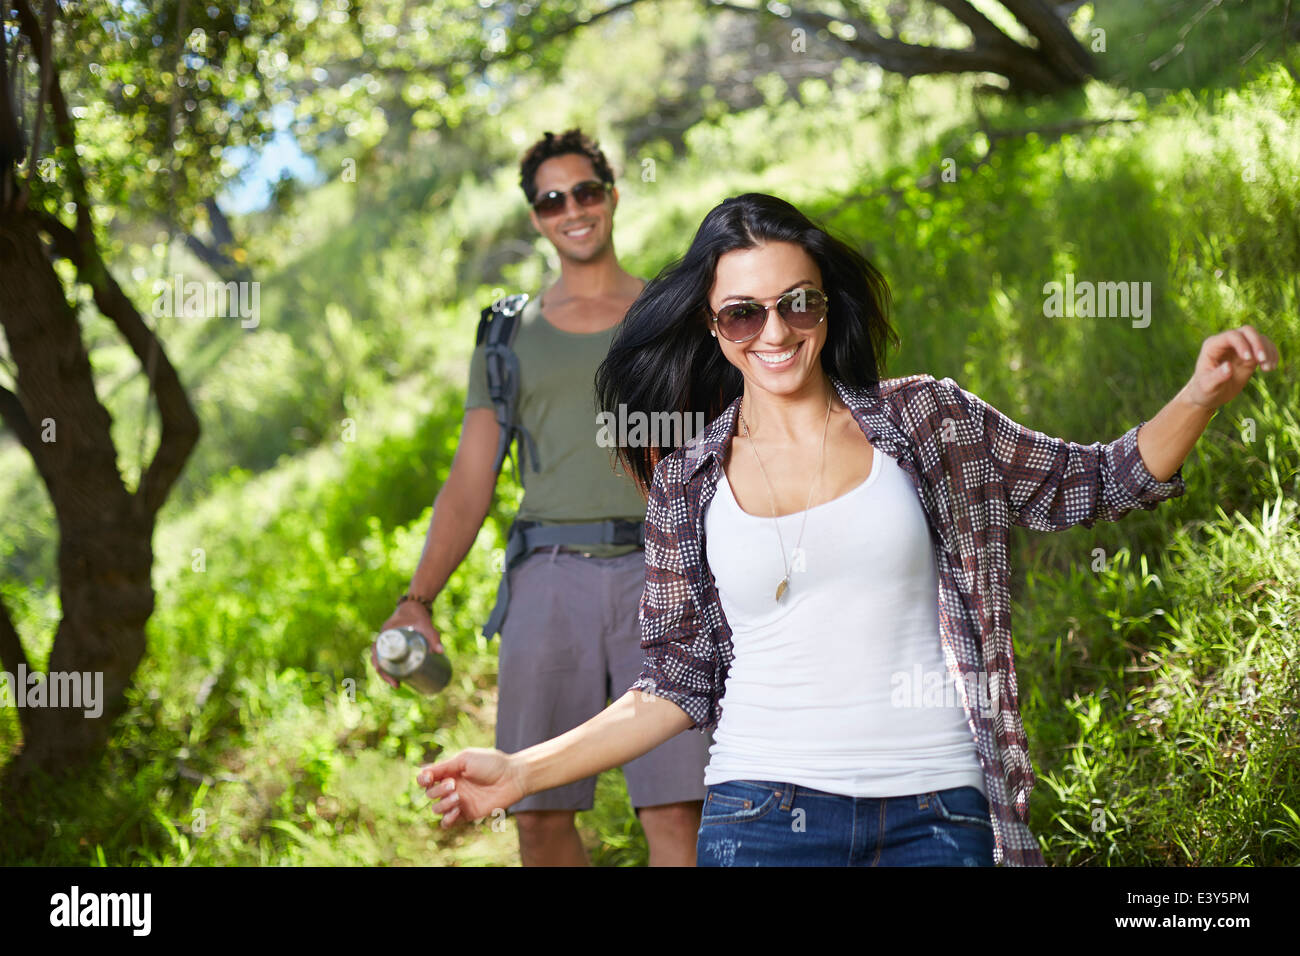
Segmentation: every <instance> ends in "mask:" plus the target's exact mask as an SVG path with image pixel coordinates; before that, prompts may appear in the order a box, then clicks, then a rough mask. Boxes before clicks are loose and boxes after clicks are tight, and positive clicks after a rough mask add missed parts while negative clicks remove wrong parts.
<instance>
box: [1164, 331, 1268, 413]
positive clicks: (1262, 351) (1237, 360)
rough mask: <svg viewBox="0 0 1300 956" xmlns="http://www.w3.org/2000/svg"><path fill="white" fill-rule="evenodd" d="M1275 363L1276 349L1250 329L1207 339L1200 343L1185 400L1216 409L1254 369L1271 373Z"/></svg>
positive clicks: (1232, 395) (1234, 394)
mask: <svg viewBox="0 0 1300 956" xmlns="http://www.w3.org/2000/svg"><path fill="white" fill-rule="evenodd" d="M1278 361H1279V357H1278V353H1277V346H1276V345H1274V344H1273V342H1272V340H1271V339H1269V337H1268V336H1266V335H1264V334H1263V333H1262V332H1259V331H1258V330H1257V329H1256V328H1255V327H1254V326H1253V325H1243V326H1241V327H1240V328H1236V329H1228V330H1227V331H1226V332H1220V333H1219V334H1217V335H1211V336H1210V337H1209V338H1208V339H1206V340H1205V341H1204V342H1203V343H1201V354H1200V355H1199V356H1198V357H1197V359H1196V370H1195V371H1194V372H1193V373H1192V380H1191V381H1190V382H1188V383H1187V387H1188V389H1189V390H1190V394H1189V396H1188V397H1189V398H1191V400H1192V401H1193V402H1195V403H1196V404H1197V405H1200V406H1202V407H1204V408H1210V409H1214V408H1220V407H1222V406H1223V405H1226V404H1227V403H1228V402H1230V401H1232V399H1234V398H1236V397H1237V395H1238V394H1240V392H1241V390H1242V389H1243V388H1245V387H1246V383H1247V382H1248V381H1250V377H1251V376H1252V375H1254V374H1255V370H1256V369H1257V368H1258V369H1262V370H1263V371H1265V372H1271V371H1273V369H1275V368H1277V365H1278Z"/></svg>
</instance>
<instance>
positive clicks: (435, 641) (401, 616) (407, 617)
mask: <svg viewBox="0 0 1300 956" xmlns="http://www.w3.org/2000/svg"><path fill="white" fill-rule="evenodd" d="M394 627H413V628H415V630H417V631H419V632H420V634H422V635H423V636H424V639H425V641H427V642H428V644H429V648H430V650H433V651H434V652H436V653H438V654H443V653H445V651H444V650H443V649H442V639H441V636H440V635H439V634H438V629H437V628H435V627H434V626H433V618H431V617H430V616H429V612H428V611H426V610H425V609H424V605H423V604H421V603H420V602H419V601H403V602H402V603H401V604H399V605H398V606H397V610H396V611H394V612H393V616H392V617H390V618H389V619H388V620H387V621H385V622H384V623H383V625H382V626H381V627H380V628H379V631H380V633H383V632H384V631H387V630H388V629H389V628H394ZM370 664H371V666H372V667H374V669H375V673H376V674H378V675H379V679H380V680H382V681H383V682H384V683H385V684H387V685H388V686H389V687H396V686H397V683H398V682H397V681H396V680H395V679H394V678H392V677H390V676H388V675H387V674H385V673H384V671H383V668H381V667H380V666H379V660H378V659H377V658H376V656H375V648H374V645H373V644H372V645H371V647H370Z"/></svg>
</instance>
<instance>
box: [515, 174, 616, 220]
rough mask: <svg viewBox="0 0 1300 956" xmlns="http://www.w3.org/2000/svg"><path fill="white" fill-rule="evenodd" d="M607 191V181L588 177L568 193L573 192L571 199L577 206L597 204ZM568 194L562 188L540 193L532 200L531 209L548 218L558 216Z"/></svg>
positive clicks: (602, 199)
mask: <svg viewBox="0 0 1300 956" xmlns="http://www.w3.org/2000/svg"><path fill="white" fill-rule="evenodd" d="M608 191H609V183H604V182H601V181H600V180H598V179H588V180H587V181H586V182H582V183H578V185H576V186H574V187H573V188H572V189H571V190H569V192H570V193H572V194H573V200H574V202H576V203H577V204H578V205H579V206H598V205H600V204H601V203H603V202H604V201H605V193H606V192H608ZM566 195H568V193H566V192H565V191H564V190H562V189H552V190H551V191H550V192H547V193H542V194H541V195H540V196H538V197H537V198H536V199H535V200H533V210H534V211H535V212H536V213H537V215H539V216H543V217H545V218H548V219H549V218H550V217H551V216H558V215H560V214H561V213H562V212H564V207H565V206H566V205H567V204H566V203H565V200H564V197H565V196H566Z"/></svg>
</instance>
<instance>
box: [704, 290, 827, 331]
mask: <svg viewBox="0 0 1300 956" xmlns="http://www.w3.org/2000/svg"><path fill="white" fill-rule="evenodd" d="M767 313H768V307H767V306H765V305H763V303H761V302H757V301H755V300H753V299H746V300H745V301H743V302H731V303H728V304H727V305H724V306H723V307H722V308H721V309H719V310H718V311H717V313H716V314H715V315H714V316H713V321H714V322H715V323H717V326H718V334H719V335H721V336H722V337H723V338H724V339H726V340H727V341H728V342H748V341H749V340H750V339H752V338H753V337H754V336H756V335H758V333H759V332H762V331H763V326H765V325H767ZM776 314H777V315H779V316H781V320H782V321H783V322H785V324H786V325H788V326H790V328H792V329H798V330H799V331H800V332H807V331H809V330H810V329H815V328H817V326H818V325H820V324H821V322H822V320H823V319H825V318H826V293H824V292H822V291H821V290H820V289H793V290H791V291H790V292H787V293H786V294H785V295H783V296H781V297H780V298H779V299H777V300H776Z"/></svg>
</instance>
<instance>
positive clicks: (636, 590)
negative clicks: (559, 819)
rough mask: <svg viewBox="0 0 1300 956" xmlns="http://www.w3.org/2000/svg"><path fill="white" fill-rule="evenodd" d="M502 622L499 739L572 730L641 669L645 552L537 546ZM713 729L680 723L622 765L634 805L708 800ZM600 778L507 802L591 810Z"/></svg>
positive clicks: (504, 742)
mask: <svg viewBox="0 0 1300 956" xmlns="http://www.w3.org/2000/svg"><path fill="white" fill-rule="evenodd" d="M509 573H510V604H509V606H508V608H507V610H506V617H505V623H504V624H503V625H502V628H501V636H500V641H501V648H500V660H499V669H498V677H497V688H498V699H497V729H496V746H497V749H498V750H502V751H504V752H505V753H516V752H518V751H520V750H524V749H525V748H527V747H531V746H533V745H534V744H537V743H541V742H542V741H544V740H550V739H551V738H552V737H557V736H559V735H560V734H562V733H565V732H566V731H569V730H572V729H573V728H574V727H577V726H578V725H579V724H581V723H584V722H585V721H587V720H589V719H590V718H592V717H594V716H595V715H596V714H598V713H600V712H601V711H602V710H604V709H605V707H606V706H607V704H608V703H609V702H610V701H613V700H617V699H618V698H620V697H622V696H623V694H624V693H625V692H626V691H627V689H628V687H630V686H631V684H632V682H633V681H635V680H636V679H637V678H638V677H639V676H640V675H641V665H642V661H643V659H644V657H643V655H642V652H641V628H640V623H639V621H638V620H637V613H638V611H639V609H640V603H641V594H642V592H643V591H644V589H645V552H643V551H632V552H629V553H628V554H625V555H620V556H619V557H616V558H586V557H583V556H581V555H577V554H568V553H565V552H563V551H560V552H555V551H553V550H544V551H534V552H533V553H532V554H530V555H528V556H527V557H526V558H524V559H523V560H522V561H520V562H519V563H518V564H516V565H515V566H514V567H513V568H512V569H511V570H510V572H509ZM712 743H713V734H712V733H703V734H702V733H700V732H699V731H698V730H684V731H682V732H681V733H680V734H678V735H677V736H676V737H673V738H672V739H671V740H667V741H665V742H664V743H662V744H660V745H659V746H658V747H656V748H655V749H654V750H651V751H650V752H649V753H646V754H643V755H642V756H640V757H637V758H636V759H635V760H632V761H630V762H628V763H626V764H624V765H623V776H624V779H625V780H626V782H627V792H628V797H629V798H630V799H631V802H632V806H633V807H637V808H640V807H652V806H658V805H659V804H663V803H679V802H682V801H687V800H703V799H704V793H705V789H704V768H705V766H706V765H707V764H708V762H709V747H710V746H711V745H712ZM595 795H596V778H595V777H587V778H586V779H585V780H578V781H575V782H574V783H570V784H566V785H564V786H561V787H555V788H554V789H551V790H543V791H540V792H538V793H534V794H530V795H529V796H527V797H524V799H522V800H520V801H519V802H518V803H516V804H514V805H513V806H511V807H510V808H509V812H511V813H518V812H519V811H521V810H522V811H527V810H590V809H591V807H592V805H593V803H594V802H595Z"/></svg>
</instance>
